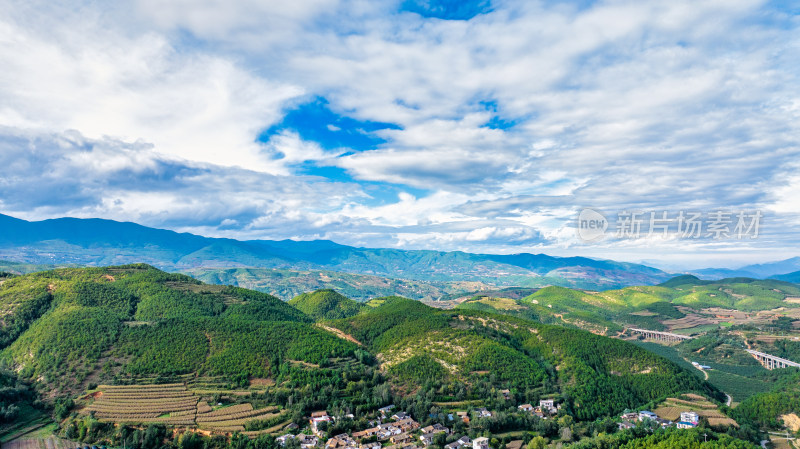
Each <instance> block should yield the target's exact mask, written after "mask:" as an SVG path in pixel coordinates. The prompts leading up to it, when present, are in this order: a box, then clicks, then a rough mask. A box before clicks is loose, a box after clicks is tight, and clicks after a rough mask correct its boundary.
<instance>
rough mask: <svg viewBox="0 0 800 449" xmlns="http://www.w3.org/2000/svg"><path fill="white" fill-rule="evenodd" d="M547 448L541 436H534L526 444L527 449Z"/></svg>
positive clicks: (545, 441)
mask: <svg viewBox="0 0 800 449" xmlns="http://www.w3.org/2000/svg"><path fill="white" fill-rule="evenodd" d="M546 447H547V440H546V439H544V437H542V436H535V437H533V439H532V440H531V441H530V442H529V443H528V449H545V448H546Z"/></svg>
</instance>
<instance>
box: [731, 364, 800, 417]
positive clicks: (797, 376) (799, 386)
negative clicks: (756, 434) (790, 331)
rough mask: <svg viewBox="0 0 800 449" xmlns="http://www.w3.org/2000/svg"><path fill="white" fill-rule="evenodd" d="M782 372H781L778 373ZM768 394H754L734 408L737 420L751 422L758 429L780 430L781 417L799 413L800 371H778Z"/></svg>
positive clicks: (794, 369)
mask: <svg viewBox="0 0 800 449" xmlns="http://www.w3.org/2000/svg"><path fill="white" fill-rule="evenodd" d="M780 371H783V372H780ZM775 376H776V377H777V379H776V382H775V383H774V384H773V385H774V386H773V389H772V391H770V392H766V393H760V394H755V395H753V396H751V397H749V398H747V400H745V401H744V402H742V403H741V404H739V406H738V407H736V408H735V409H734V410H733V412H734V417H735V419H737V420H742V421H747V422H752V423H755V424H757V425H758V426H759V427H763V428H768V429H780V428H782V427H783V424H782V423H781V421H780V417H781V416H782V415H785V414H788V413H795V414H796V413H798V412H800V370H798V369H797V368H793V369H784V370H778V372H776V374H775Z"/></svg>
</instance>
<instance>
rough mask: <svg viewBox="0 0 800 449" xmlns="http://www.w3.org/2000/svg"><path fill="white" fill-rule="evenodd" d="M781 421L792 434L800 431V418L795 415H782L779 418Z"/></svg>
mask: <svg viewBox="0 0 800 449" xmlns="http://www.w3.org/2000/svg"><path fill="white" fill-rule="evenodd" d="M781 419H782V420H783V425H784V426H786V427H788V428H789V430H791V431H792V432H797V431H798V430H800V416H797V414H796V413H789V414H788V415H783V416H781Z"/></svg>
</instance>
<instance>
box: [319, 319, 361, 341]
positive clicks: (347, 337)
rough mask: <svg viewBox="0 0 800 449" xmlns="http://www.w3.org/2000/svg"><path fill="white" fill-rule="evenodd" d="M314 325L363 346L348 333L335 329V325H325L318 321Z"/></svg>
mask: <svg viewBox="0 0 800 449" xmlns="http://www.w3.org/2000/svg"><path fill="white" fill-rule="evenodd" d="M314 326H316V327H318V328H320V329H324V330H326V331H328V332H330V333H332V334H334V335H336V336H337V337H339V338H341V339H344V340H347V341H351V342H353V343H355V344H357V345H359V346H364V345H363V344H361V342H360V341H358V340H356V339H355V338H353V336H352V335H348V334H346V333H344V332H342V331H340V330H339V329H336V328H335V327H330V326H326V325H324V324H320V323H317V324H315V325H314Z"/></svg>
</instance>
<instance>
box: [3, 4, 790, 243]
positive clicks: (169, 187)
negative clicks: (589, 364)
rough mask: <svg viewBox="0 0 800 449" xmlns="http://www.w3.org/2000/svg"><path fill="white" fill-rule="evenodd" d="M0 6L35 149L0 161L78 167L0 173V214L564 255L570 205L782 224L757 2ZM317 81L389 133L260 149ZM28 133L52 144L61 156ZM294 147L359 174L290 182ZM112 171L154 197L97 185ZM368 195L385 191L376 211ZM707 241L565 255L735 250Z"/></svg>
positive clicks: (290, 140) (770, 39)
mask: <svg viewBox="0 0 800 449" xmlns="http://www.w3.org/2000/svg"><path fill="white" fill-rule="evenodd" d="M7 3H8V5H7V6H8V8H3V12H0V63H2V64H3V71H0V126H3V127H5V130H6V131H5V132H3V133H0V134H2V135H3V136H6V137H8V136H11V137H10V138H9V139H8V142H13V144H15V145H29V144H30V141H34V144H33V145H32V146H33V150H32V151H31V152H30V155H29V156H27V157H22V156H18V158H17V159H14V158H6V160H7V163H8V164H9V165H8V166H9V167H18V168H19V169H20V170H22V171H20V173H22V172H25V173H27V172H28V171H25V170H29V169H31V167H34V166H36V165H37V164H40V165H41V164H45V165H47V166H52V167H53V169H54V170H57V171H58V173H60V174H62V175H71V177H73V178H74V177H76V176H84V177H86V182H80V183H77V184H74V185H73V184H70V185H69V186H67V185H66V184H62V183H60V182H59V181H58V180H57V179H56V178H48V182H47V183H45V185H47V186H49V187H58V186H63V187H64V193H63V198H57V199H56V201H49V202H48V201H47V198H46V197H47V195H45V194H44V193H43V192H42V191H40V190H37V188H36V186H35V185H32V184H30V183H26V182H25V181H24V180H21V179H20V177H19V176H15V175H14V172H13V171H11V170H10V169H9V170H7V171H4V172H2V173H3V178H0V181H3V182H0V185H4V186H6V188H9V187H8V186H11V187H16V188H10V190H9V192H11V191H14V192H17V193H18V194H21V195H23V198H17V199H16V200H15V199H9V198H4V202H3V207H4V208H6V209H7V211H10V210H16V211H20V212H21V213H25V202H26V201H27V203H28V209H29V210H35V211H36V212H35V213H30V212H29V213H30V214H31V215H37V214H38V215H40V216H45V215H47V214H48V213H52V214H56V213H66V212H65V211H68V212H69V213H71V214H77V215H82V216H89V215H92V214H97V215H105V216H110V217H113V218H120V217H124V218H129V219H141V220H144V221H147V223H149V224H158V223H162V224H164V225H169V226H172V227H178V228H181V229H182V230H194V231H196V232H204V233H210V234H217V235H230V236H236V235H239V236H248V237H257V236H273V237H279V236H291V237H315V238H335V239H337V240H339V241H342V242H345V243H353V244H359V243H364V244H371V245H374V246H384V245H410V246H415V247H427V248H436V247H441V248H449V249H456V248H462V249H467V248H470V249H476V248H477V249H481V248H483V249H484V250H486V249H491V250H497V251H515V250H517V251H518V250H520V248H521V247H524V248H542V247H545V248H547V249H548V251H553V252H555V251H572V250H573V249H570V247H572V246H574V245H575V244H576V242H575V238H574V229H572V228H570V220H572V219H573V217H574V214H575V213H576V211H577V210H578V209H579V208H580V207H596V208H600V209H604V210H607V211H609V212H611V213H614V212H616V211H619V210H621V209H623V208H661V209H670V210H677V209H680V208H697V209H704V210H705V209H710V208H714V207H747V208H764V209H765V210H768V211H770V212H771V213H772V214H774V215H773V216H771V217H770V220H773V222H774V223H776V224H780V226H779V227H778V228H776V230H775V231H769V232H768V233H767V237H766V238H765V239H764V240H762V241H760V242H758V243H757V244H755V246H754V248H757V247H759V245H760V247H762V248H769V249H770V250H774V248H780V245H779V244H778V243H776V242H780V241H781V239H783V240H782V241H783V242H784V246H786V242H793V241H794V237H792V235H795V234H796V233H797V230H798V225H796V224H793V222H792V217H795V216H796V214H798V207H797V204H796V201H795V200H794V196H793V192H794V191H795V190H797V184H798V182H797V177H798V173H800V168H798V166H797V165H796V164H793V161H796V159H797V157H798V155H800V142H798V138H797V136H798V135H800V129H799V128H800V125H798V124H799V123H800V108H798V104H800V87H798V86H800V82H798V81H800V80H798V73H800V71H799V70H798V68H800V67H799V66H798V63H797V61H800V40H798V34H797V29H798V26H800V24H799V23H798V19H797V18H796V17H787V16H784V15H782V13H780V12H778V11H776V10H773V9H770V8H772V6H771V5H770V4H767V3H765V2H763V1H758V0H742V1H737V2H729V1H723V0H704V1H697V0H691V1H690V0H676V1H672V2H639V1H632V0H630V1H629V0H620V1H612V2H597V3H595V4H593V5H591V6H590V7H587V8H583V9H578V8H575V7H572V6H570V5H568V4H556V5H551V4H547V3H543V2H510V1H509V2H497V3H494V4H493V9H494V10H493V12H491V13H489V14H482V15H479V16H477V17H475V18H474V19H472V20H470V21H446V20H429V19H425V18H422V17H420V16H419V15H416V14H411V13H398V12H397V11H395V10H394V9H393V8H396V7H397V3H396V2H388V1H387V2H382V1H381V2H366V1H340V0H309V1H302V2H283V3H280V2H277V3H276V2H259V1H250V0H242V1H234V2H222V1H218V0H202V1H200V2H195V1H192V2H189V1H187V0H177V1H169V2H155V1H153V0H139V1H135V2H132V3H120V4H117V5H114V6H108V5H103V4H96V3H78V4H79V5H80V8H77V7H75V4H74V3H73V2H69V1H59V2H55V3H54V6H53V7H52V9H48V8H45V7H44V6H45V5H44V4H38V5H36V4H32V6H26V4H24V3H21V2H7ZM73 10H79V12H75V11H73ZM47 11H51V12H50V13H48V12H47ZM33 12H35V14H34V13H33ZM309 96H322V97H325V98H326V100H327V101H328V102H329V104H330V107H331V109H332V110H334V111H335V112H337V113H340V114H344V115H347V116H349V117H352V118H355V119H358V120H370V121H381V122H391V123H395V124H397V125H399V126H400V128H401V129H387V130H383V131H380V132H378V133H377V134H378V135H379V136H380V137H382V138H383V139H385V140H386V143H385V144H382V145H379V146H378V147H377V148H375V149H373V150H370V151H360V152H355V151H354V152H348V149H347V148H343V149H337V150H335V151H328V150H326V149H325V148H327V147H325V146H324V145H322V144H321V143H320V142H312V141H308V140H304V139H303V138H302V137H301V136H302V135H303V133H302V130H299V131H300V132H299V133H297V132H292V131H284V132H281V133H278V134H275V135H273V136H272V137H271V139H270V140H269V141H268V142H266V143H258V142H257V138H258V136H259V134H260V133H261V132H262V131H263V130H265V129H267V128H269V126H270V125H272V124H274V123H276V122H278V121H280V119H281V117H282V115H283V114H284V112H285V111H284V108H287V107H291V105H293V104H296V103H297V102H298V101H302V98H309ZM493 121H499V122H500V123H506V124H511V125H513V126H510V127H507V129H502V128H506V126H501V127H499V129H492V128H491V127H489V126H487V123H490V122H493ZM323 126H328V129H329V130H331V131H335V130H337V129H336V128H338V127H336V126H333V125H330V124H324V125H323ZM69 129H74V130H77V133H78V134H64V133H63V132H64V131H65V130H69ZM26 133H28V134H26ZM23 134H24V135H26V136H27V137H24V138H20V137H19V136H20V135H23ZM76 135H77V136H80V138H78V137H75V136H76ZM30 136H38V137H30ZM41 136H48V137H41ZM53 136H55V137H53ZM69 136H72V137H69ZM83 136H85V137H83ZM104 136H111V137H107V138H106V137H104ZM36 139H40V140H42V141H49V140H53V141H54V142H58V141H62V140H63V141H64V142H66V143H63V145H62V147H61V149H60V153H59V152H58V151H55V150H52V151H51V150H47V151H45V150H42V146H43V145H44V144H42V143H41V142H38V143H36V142H37V140H36ZM48 139H49V140H48ZM70 139H72V140H70ZM81 139H85V140H86V142H89V143H87V145H90V146H91V147H92V148H91V151H81V150H80V149H79V147H80V146H81ZM98 142H99V143H98ZM48 145H49V146H48ZM53 145H57V144H56V143H48V144H47V145H44V146H46V147H47V148H54V146H53ZM15 148H16V147H15ZM17 149H18V148H17ZM345 152H348V154H346V155H345V154H344V153H345ZM14 154H17V155H19V154H21V153H14ZM53 161H58V162H59V163H60V164H61V165H58V164H56V163H54V162H53ZM308 161H311V162H313V163H316V164H317V165H321V166H330V167H339V168H342V169H345V170H346V171H347V173H348V174H349V175H350V176H352V177H353V178H355V179H356V181H355V182H350V181H347V182H332V181H330V180H325V179H323V178H319V177H305V176H298V175H297V172H298V170H299V169H298V166H301V165H303V164H304V163H306V162H308ZM231 167H243V168H245V169H246V170H238V169H234V168H231ZM256 172H262V173H260V174H259V173H256ZM120 173H123V174H125V176H129V178H124V177H123V181H124V180H126V179H128V180H131V181H133V180H145V182H144V184H145V185H146V186H147V188H146V189H145V188H140V186H132V185H127V186H126V185H125V184H124V182H112V181H111V180H110V179H111V176H115V175H116V176H119V174H120ZM270 175H274V176H273V177H270ZM239 177H241V178H242V179H239ZM160 180H162V181H160ZM365 181H368V182H365ZM385 183H393V184H397V185H395V186H386V184H385ZM201 185H202V186H203V188H202V189H201V190H202V192H203V195H202V196H195V197H194V198H190V197H188V196H187V195H188V194H187V192H188V191H190V190H189V189H197V188H199V187H198V186H201ZM265 185H266V186H268V187H264V186H265ZM98 186H101V187H102V190H103V192H104V197H103V198H102V199H100V200H98V198H99V197H98V195H99V193H98V192H100V191H101V187H98ZM275 186H281V188H277V187H275ZM404 186H408V187H413V188H416V189H423V190H426V191H428V192H429V193H427V194H426V195H422V196H421V195H418V194H415V195H411V194H410V193H402V192H403V191H404V190H408V191H414V190H413V189H411V188H409V189H405V187H404ZM214 189H218V190H217V191H215V190H214ZM370 189H386V190H391V191H393V192H394V191H399V192H401V193H399V195H398V199H397V201H394V202H391V201H390V202H389V204H385V203H382V204H380V205H375V198H371V197H370V195H369V193H370ZM382 193H385V192H382ZM384 196H388V195H384ZM59 202H60V204H58V203H59ZM8 208H12V209H8ZM515 239H516V240H515ZM510 242H517V243H515V244H511V243H510ZM520 242H522V243H520ZM648 245H650V246H648ZM653 245H655V246H653ZM703 245H706V244H705V243H698V244H696V245H694V244H693V245H687V244H685V242H678V243H676V242H657V243H653V242H646V243H645V242H609V243H607V244H606V245H600V246H597V247H584V246H581V247H579V251H582V252H586V253H592V252H594V254H598V255H601V254H603V253H604V252H605V253H607V254H608V255H609V256H610V255H611V254H615V255H617V256H619V255H620V254H623V255H624V254H631V255H632V256H631V257H639V255H641V257H643V258H644V257H646V256H647V254H646V253H647V252H648V251H649V252H653V251H654V250H655V249H657V250H658V252H659V253H663V254H665V255H667V254H669V253H670V252H673V253H676V254H681V253H690V252H695V253H697V252H703V251H705V252H706V256H704V257H711V256H709V255H708V254H712V253H713V251H729V250H730V248H723V249H720V248H719V246H714V247H710V246H703ZM565 248H567V249H565ZM739 248H740V249H741V251H740V252H739V253H738V255H737V257H745V256H746V253H747V251H750V250H752V248H749V247H748V248H747V249H746V250H745V249H744V247H742V246H740V247H739ZM615 251H617V252H615ZM626 252H627V253H626ZM648 254H649V253H648ZM633 255H635V256H633Z"/></svg>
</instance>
